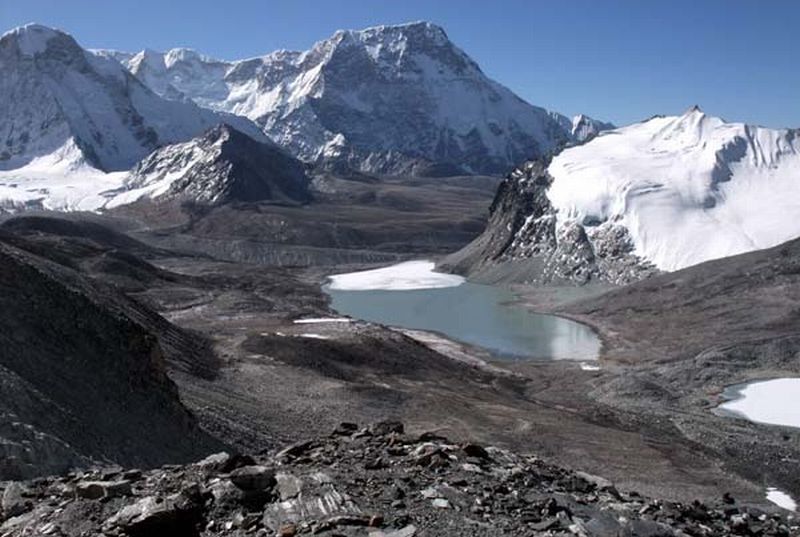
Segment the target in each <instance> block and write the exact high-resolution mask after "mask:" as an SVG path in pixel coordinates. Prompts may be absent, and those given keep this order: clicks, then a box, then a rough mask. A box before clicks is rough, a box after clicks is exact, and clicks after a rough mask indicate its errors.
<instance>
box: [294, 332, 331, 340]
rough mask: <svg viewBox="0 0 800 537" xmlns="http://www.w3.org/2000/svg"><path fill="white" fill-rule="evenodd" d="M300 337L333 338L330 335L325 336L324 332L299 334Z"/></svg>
mask: <svg viewBox="0 0 800 537" xmlns="http://www.w3.org/2000/svg"><path fill="white" fill-rule="evenodd" d="M298 337H304V338H308V339H331V338H330V336H323V335H322V334H314V333H308V334H299V335H298Z"/></svg>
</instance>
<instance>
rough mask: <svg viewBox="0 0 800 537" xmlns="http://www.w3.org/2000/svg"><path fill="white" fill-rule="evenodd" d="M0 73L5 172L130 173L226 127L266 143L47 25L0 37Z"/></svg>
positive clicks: (0, 147)
mask: <svg viewBox="0 0 800 537" xmlns="http://www.w3.org/2000/svg"><path fill="white" fill-rule="evenodd" d="M0 73H2V76H0V117H2V118H3V121H2V123H0V170H13V169H18V168H22V167H25V166H30V165H34V166H37V165H38V168H39V169H44V170H48V169H52V168H53V167H54V166H61V167H62V168H63V169H64V170H65V171H67V170H70V169H75V168H77V167H80V166H83V165H88V166H90V167H93V168H97V169H99V170H103V171H117V170H126V169H129V168H130V167H131V166H132V165H133V164H135V163H136V162H137V161H138V160H139V159H141V158H142V157H144V156H145V155H147V154H148V153H150V152H151V151H152V150H153V149H155V148H157V147H159V146H161V145H163V144H165V143H172V142H176V141H181V140H187V139H189V138H191V137H193V136H197V135H198V134H200V133H202V132H203V131H205V130H206V129H208V128H210V127H212V126H213V125H215V124H218V123H220V122H222V121H229V122H231V123H232V124H234V125H235V126H236V128H238V129H240V130H243V131H244V132H247V133H248V134H250V135H252V136H255V137H258V138H260V139H263V134H262V133H260V131H259V129H258V128H256V127H255V125H253V124H252V122H250V121H248V120H246V119H244V118H239V117H232V116H230V115H229V114H224V115H223V114H219V113H214V112H211V111H209V110H206V109H203V108H201V107H198V106H197V105H195V104H194V103H190V102H176V101H170V100H167V99H164V98H162V97H159V96H158V95H156V94H155V93H153V92H152V91H150V90H149V89H148V88H147V87H145V86H144V85H143V84H141V83H140V82H139V80H138V79H136V78H135V77H133V76H131V74H130V73H129V72H128V71H126V70H125V69H124V68H122V66H120V64H119V63H118V62H117V61H115V60H113V59H110V58H108V57H105V56H100V55H95V54H93V53H90V52H88V51H86V50H84V49H82V48H81V47H80V45H78V43H77V42H76V41H75V40H74V39H73V38H72V37H70V36H69V35H67V34H65V33H63V32H60V31H58V30H54V29H51V28H47V27H45V26H40V25H35V24H31V25H28V26H24V27H20V28H17V29H15V30H12V31H10V32H8V33H6V34H4V35H3V36H2V37H0Z"/></svg>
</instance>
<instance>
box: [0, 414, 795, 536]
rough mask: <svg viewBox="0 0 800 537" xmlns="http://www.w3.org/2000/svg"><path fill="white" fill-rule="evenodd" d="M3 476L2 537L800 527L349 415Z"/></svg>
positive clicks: (730, 505)
mask: <svg viewBox="0 0 800 537" xmlns="http://www.w3.org/2000/svg"><path fill="white" fill-rule="evenodd" d="M0 488H4V489H5V491H4V494H3V497H4V504H3V505H4V511H3V512H2V514H0V520H4V522H2V523H0V531H1V532H3V535H5V536H7V537H18V536H23V535H32V534H37V535H38V534H42V535H50V534H55V535H63V536H65V537H77V536H79V535H86V534H87V532H88V533H92V532H93V533H100V532H102V533H103V534H104V535H124V536H130V537H136V536H145V535H175V536H184V535H185V536H201V535H202V536H209V537H210V536H215V535H239V536H245V535H258V536H267V535H278V536H282V537H291V536H294V535H323V536H334V535H335V536H349V537H357V536H361V537H364V536H367V535H369V536H372V537H422V536H423V535H424V536H429V537H445V536H451V535H456V534H457V535H465V536H489V535H491V536H505V535H508V536H511V535H513V536H519V535H531V536H537V535H542V536H545V535H553V536H556V535H578V536H605V535H652V536H656V535H658V536H664V537H671V536H675V537H677V536H680V535H763V536H776V537H777V536H780V537H789V536H790V535H793V534H794V532H797V531H798V530H800V526H798V525H797V521H796V520H794V519H792V518H786V517H784V516H782V515H780V514H777V513H776V512H771V513H770V512H765V511H762V510H761V509H758V508H755V507H750V506H746V505H740V504H738V503H737V502H736V499H735V498H732V497H731V496H730V495H725V496H724V497H722V498H720V500H719V502H718V503H717V504H716V505H705V504H703V503H700V502H694V503H692V504H682V503H675V502H669V501H660V500H654V499H649V498H645V497H642V496H640V495H639V494H636V493H635V492H627V491H620V490H617V488H616V487H615V486H614V484H613V483H611V482H610V481H608V480H606V479H603V478H601V477H598V476H593V475H590V474H586V473H583V472H573V471H570V470H567V469H564V468H559V467H556V466H553V465H549V464H547V463H545V462H544V461H542V460H540V459H538V458H537V457H535V456H522V455H518V454H515V453H512V452H509V451H506V450H502V449H498V448H493V447H484V446H481V445H478V444H472V443H466V444H454V443H452V442H450V441H448V440H447V439H446V438H443V437H441V436H439V435H436V434H433V433H424V434H422V435H418V436H416V435H415V436H411V435H407V434H404V427H403V424H401V423H396V422H383V423H379V424H376V425H374V426H373V427H369V428H365V429H361V428H359V427H358V426H357V425H355V424H352V423H343V424H342V425H340V426H339V427H338V428H337V429H336V431H335V432H334V433H333V434H331V435H330V436H329V437H327V438H319V439H315V440H309V441H307V442H303V443H300V444H295V445H293V446H289V447H288V448H286V449H283V450H282V451H280V452H277V453H274V454H270V455H260V456H257V457H255V458H252V457H247V456H231V455H228V454H226V453H219V454H215V455H213V456H210V457H208V458H206V459H204V460H202V461H200V462H198V463H195V464H191V465H186V466H169V467H165V468H162V469H159V470H155V471H152V472H141V471H138V470H129V471H124V470H121V469H119V468H117V469H108V470H103V469H97V470H93V471H90V472H88V473H74V474H71V475H68V476H65V477H57V478H48V479H42V480H39V481H37V482H35V483H10V484H5V485H2V484H0ZM6 496H7V497H8V501H5V497H6ZM89 512H91V513H92V515H91V516H90V517H86V516H85V514H86V513H89Z"/></svg>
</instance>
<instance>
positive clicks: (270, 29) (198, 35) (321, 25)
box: [0, 0, 800, 127]
mask: <svg viewBox="0 0 800 537" xmlns="http://www.w3.org/2000/svg"><path fill="white" fill-rule="evenodd" d="M413 20H430V21H432V22H435V23H437V24H439V25H441V26H443V27H444V28H445V29H446V30H447V32H448V34H449V36H450V38H451V39H452V40H453V41H454V42H455V43H456V44H457V45H459V46H460V47H461V48H462V49H464V50H465V51H466V52H467V53H468V54H470V55H471V56H472V57H473V58H474V59H475V60H477V62H478V63H479V64H480V65H481V67H482V68H483V70H484V71H485V72H486V73H487V74H488V75H489V76H491V77H493V78H495V79H496V80H498V81H500V82H501V83H503V84H505V85H506V86H508V87H510V88H511V89H512V90H514V91H515V92H517V93H518V94H519V95H520V96H521V97H523V98H524V99H527V100H528V101H530V102H532V103H534V104H537V105H540V106H544V107H546V108H549V109H552V110H557V111H559V112H562V113H565V114H570V115H571V114H575V113H578V112H584V113H587V114H589V115H592V116H595V117H597V118H600V119H606V120H611V121H613V122H615V123H617V124H625V123H629V122H632V121H637V120H640V119H644V118H645V117H649V116H651V115H653V114H675V113H680V112H682V111H683V110H684V109H685V108H687V107H688V106H690V105H692V104H699V105H700V106H701V107H702V108H703V109H704V110H706V111H707V112H709V113H712V114H715V115H719V116H722V117H724V118H726V119H728V120H731V121H747V122H751V123H758V124H762V125H768V126H772V127H800V56H799V55H798V51H800V0H661V1H656V0H605V1H601V0H560V1H555V0H494V1H492V2H488V1H477V0H462V1H454V0H436V1H434V0H380V1H379V0H374V1H366V0H324V1H322V0H296V1H291V0H260V1H258V0H214V1H188V0H125V1H118V0H103V1H101V0H0V27H2V29H3V31H4V30H5V29H9V28H12V27H14V26H18V25H20V24H24V23H26V22H40V23H42V24H48V25H51V26H55V27H58V28H61V29H63V30H66V31H68V32H70V33H72V34H73V35H74V36H75V37H76V38H77V39H78V41H79V42H80V43H81V44H82V45H84V46H86V47H93V48H99V47H103V48H115V49H120V50H132V51H136V50H140V49H142V48H145V47H149V48H153V49H158V50H163V49H167V48H171V47H175V46H187V47H191V48H195V49H197V50H199V51H201V52H205V53H206V54H209V55H212V56H217V57H220V58H225V59H236V58H242V57H248V56H256V55H261V54H264V53H267V52H270V51H272V50H275V49H278V48H287V49H300V50H302V49H306V48H308V47H309V46H310V45H311V44H313V43H314V42H315V41H318V40H320V39H323V38H326V37H328V36H329V35H330V34H332V33H333V32H334V31H335V30H337V29H340V28H350V29H357V28H363V27H366V26H372V25H376V24H392V23H401V22H408V21H413Z"/></svg>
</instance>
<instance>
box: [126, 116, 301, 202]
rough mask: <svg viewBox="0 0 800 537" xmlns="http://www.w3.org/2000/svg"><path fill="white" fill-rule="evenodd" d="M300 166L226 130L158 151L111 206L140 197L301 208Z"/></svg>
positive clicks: (279, 151)
mask: <svg viewBox="0 0 800 537" xmlns="http://www.w3.org/2000/svg"><path fill="white" fill-rule="evenodd" d="M309 186H310V179H309V177H308V176H307V175H306V173H305V167H304V165H303V164H302V163H301V162H299V161H298V160H297V159H295V158H293V157H291V156H289V155H288V154H286V153H285V152H284V151H283V150H282V149H280V148H278V147H277V146H274V145H273V144H269V143H261V142H257V141H255V140H253V139H252V138H250V137H249V136H247V135H244V134H242V133H240V132H239V131H237V130H235V129H234V128H232V127H230V126H228V125H220V126H218V127H215V128H213V129H211V130H210V131H208V132H206V133H205V134H203V136H200V137H198V138H196V139H194V140H191V141H189V142H185V143H181V144H175V145H170V146H166V147H163V148H161V149H159V150H157V151H155V152H153V153H152V154H151V155H149V156H148V157H147V158H145V159H144V160H142V161H141V162H140V163H139V164H138V165H137V166H136V167H135V168H134V169H133V171H132V172H131V174H130V176H129V177H128V178H127V179H126V181H125V188H126V189H128V190H129V191H128V192H125V193H122V194H120V195H119V196H118V197H117V198H115V199H114V201H113V202H112V206H113V205H118V204H123V203H126V202H128V201H131V200H133V199H135V198H139V197H141V196H143V195H147V196H148V197H151V198H155V199H180V200H185V201H192V202H196V203H200V204H204V205H219V204H222V203H226V202H231V201H240V202H257V201H277V202H284V203H305V202H308V201H309V200H310V199H311V194H310V192H309Z"/></svg>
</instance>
